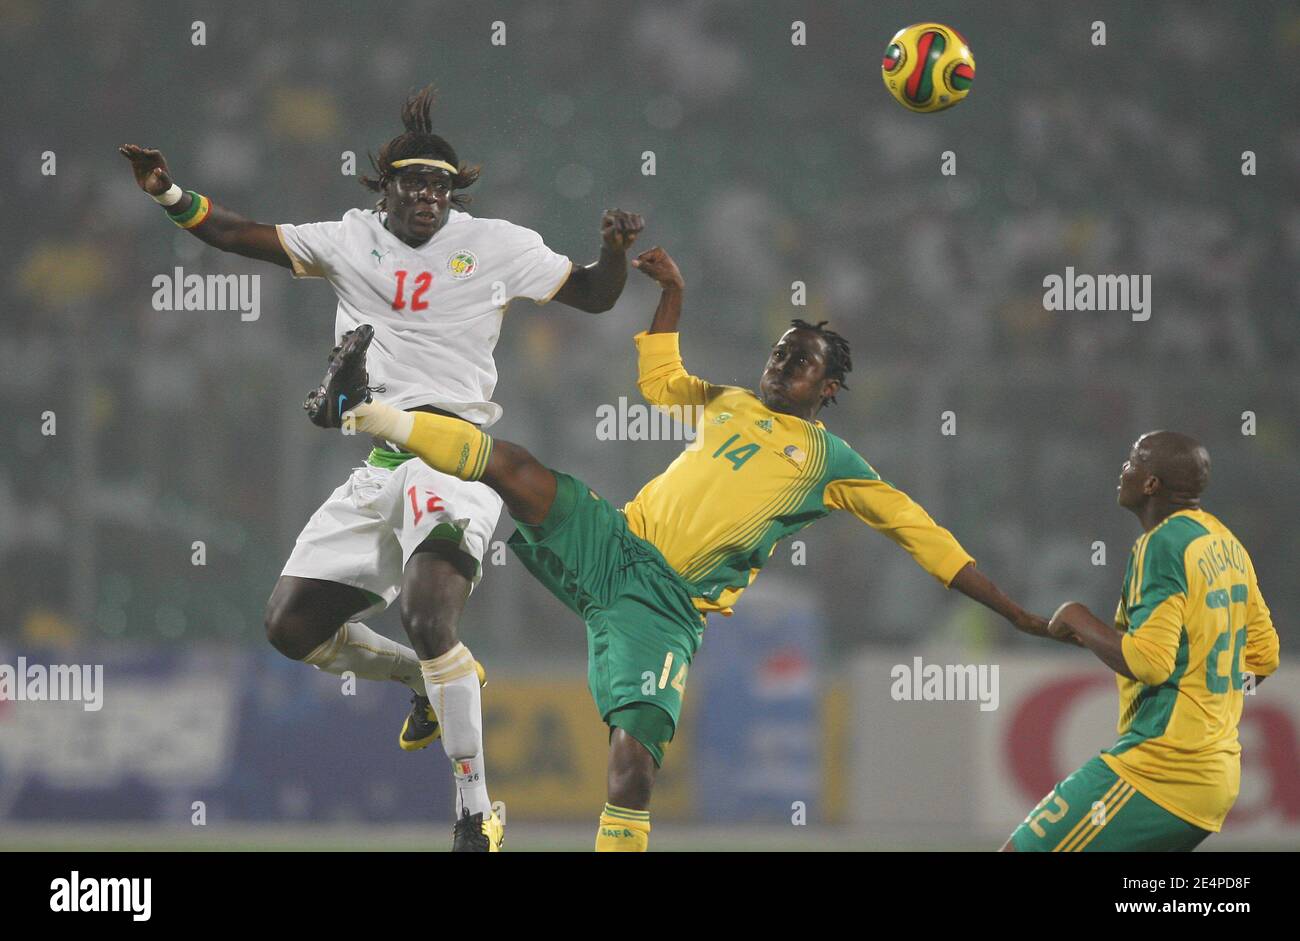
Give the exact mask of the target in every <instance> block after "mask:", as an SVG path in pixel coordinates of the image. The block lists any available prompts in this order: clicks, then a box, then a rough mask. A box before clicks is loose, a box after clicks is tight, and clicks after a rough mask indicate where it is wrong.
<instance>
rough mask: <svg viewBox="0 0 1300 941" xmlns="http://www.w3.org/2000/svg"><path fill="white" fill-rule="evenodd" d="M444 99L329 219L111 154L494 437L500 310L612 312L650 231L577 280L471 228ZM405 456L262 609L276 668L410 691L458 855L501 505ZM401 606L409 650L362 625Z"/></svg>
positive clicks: (184, 220)
mask: <svg viewBox="0 0 1300 941" xmlns="http://www.w3.org/2000/svg"><path fill="white" fill-rule="evenodd" d="M433 101H434V92H433V89H432V88H424V89H422V90H421V91H419V92H417V93H415V94H413V95H411V96H410V97H409V98H408V99H407V101H406V102H405V104H404V106H403V108H402V123H403V125H404V127H405V132H404V133H403V134H401V135H399V136H397V137H395V138H393V139H392V140H390V141H389V142H388V143H387V144H385V145H384V146H383V147H381V148H380V150H379V155H378V157H374V156H372V157H371V162H372V164H373V165H374V168H375V172H376V174H377V176H376V178H373V179H371V178H366V177H363V178H362V180H361V182H362V183H363V184H365V185H366V186H367V187H368V188H369V189H371V190H373V191H374V192H377V193H379V194H381V198H380V200H379V202H378V204H377V207H376V209H374V210H360V209H353V210H351V211H349V212H347V213H346V214H345V215H344V216H343V218H342V219H341V220H339V221H336V222H316V223H310V224H307V225H266V224H262V223H258V222H253V221H252V220H250V219H246V218H244V217H242V216H239V215H237V214H235V213H234V212H232V211H230V210H229V209H226V208H224V207H221V206H218V205H217V204H216V203H215V202H213V201H212V200H211V199H209V198H208V197H206V196H203V195H201V194H199V193H195V192H193V191H189V192H183V191H182V190H181V189H180V187H179V186H177V185H176V184H175V183H174V182H173V181H172V176H171V173H170V171H169V170H168V168H167V163H166V161H165V160H164V159H163V155H162V154H161V153H159V152H158V151H157V150H151V149H145V148H141V147H138V146H136V145H134V144H129V145H126V146H123V147H122V148H120V152H121V153H122V155H123V156H125V157H126V158H127V159H129V160H130V161H131V166H132V170H133V171H134V173H135V179H136V182H137V183H138V184H139V186H140V188H141V189H143V190H144V191H145V192H146V193H148V194H149V195H150V196H152V197H153V198H154V199H155V200H156V201H157V202H159V203H160V204H161V205H162V206H163V207H164V209H165V211H166V212H167V214H168V216H169V217H170V218H171V219H172V221H173V222H175V223H176V224H177V225H179V226H181V227H182V228H185V229H188V230H189V231H190V232H191V233H192V234H194V235H195V236H197V237H198V238H200V239H202V240H203V241H205V242H207V243H208V244H209V245H213V246H215V247H217V248H219V249H221V250H223V251H229V252H235V253H236V254H239V255H244V256H246V257H249V258H256V259H260V260H262V261H269V262H272V263H273V264H277V265H280V266H281V267H284V268H290V269H292V271H293V275H294V277H295V278H325V279H326V280H327V281H328V282H329V283H330V286H331V287H333V288H334V290H335V292H336V293H337V294H338V313H337V315H336V317H335V323H334V335H335V337H340V336H342V335H343V334H344V333H345V332H347V331H348V330H351V329H352V328H354V327H356V326H357V325H358V324H361V323H368V324H373V325H374V328H375V337H374V341H373V343H372V345H371V347H370V351H369V357H368V365H369V369H370V377H371V381H372V382H373V383H374V384H375V385H376V386H383V387H384V388H385V390H386V392H385V400H386V401H387V402H389V403H391V404H393V405H395V406H397V407H399V408H402V409H407V410H413V411H426V412H434V413H437V414H440V415H447V416H451V417H455V418H460V419H462V420H464V421H467V422H470V423H472V424H474V425H476V426H479V427H483V428H486V427H487V426H488V425H491V424H492V423H493V422H495V421H496V420H497V419H498V418H499V417H500V416H501V408H500V406H497V405H495V404H493V403H492V401H491V399H492V391H493V388H494V387H495V386H496V379H497V373H496V365H495V363H494V361H493V358H492V351H493V348H494V347H495V346H496V342H497V337H498V336H499V334H500V331H501V321H502V317H503V314H504V312H505V308H506V306H507V304H509V302H510V301H511V300H515V299H519V298H527V299H529V300H532V301H535V302H536V303H538V304H544V303H546V302H547V301H550V300H552V299H554V300H557V301H559V302H560V303H562V304H566V305H568V306H570V307H574V308H577V309H578V310H583V311H588V312H591V313H600V312H603V311H607V310H609V309H610V308H611V307H613V306H614V303H615V301H617V300H618V297H619V295H620V294H621V293H622V291H623V285H624V282H625V281H626V278H627V259H626V253H627V249H628V248H629V247H630V246H631V245H632V243H633V242H634V241H635V239H636V237H637V234H638V233H639V232H640V231H641V229H642V226H643V222H642V220H641V217H640V216H639V215H636V214H635V213H629V212H624V211H622V210H611V211H607V212H606V213H605V214H604V216H603V217H602V219H601V247H600V257H599V260H597V261H596V262H594V263H592V264H590V265H587V266H585V267H580V266H577V265H574V264H572V263H571V262H570V261H569V259H568V258H566V257H565V256H563V255H560V254H558V253H556V252H554V251H552V250H551V249H549V248H548V247H547V246H546V245H545V243H544V242H543V241H542V238H541V236H539V235H538V234H537V233H536V232H533V231H532V230H530V229H525V228H523V227H521V226H517V225H514V224H512V223H509V222H505V221H502V220H499V219H478V218H475V217H473V216H471V215H469V214H468V213H466V212H463V211H461V210H463V208H464V207H465V205H466V203H467V202H468V200H467V198H466V197H465V196H464V195H463V194H462V193H461V192H460V191H461V190H464V189H465V188H466V187H468V186H470V185H471V184H472V183H474V181H475V180H477V179H478V176H479V168H478V167H473V166H467V165H466V164H464V163H461V162H460V160H459V159H458V157H457V155H456V151H455V150H454V149H453V148H452V146H451V145H450V144H448V143H447V141H446V140H444V139H443V138H442V137H439V136H438V135H436V134H434V133H433V129H432V124H431V121H430V112H431V109H432V105H433ZM339 404H340V411H341V410H342V408H344V407H351V406H347V405H346V404H345V403H339ZM411 457H412V456H411V455H410V454H409V453H406V452H404V451H402V450H401V449H399V448H397V447H394V446H393V445H391V444H390V443H389V442H386V441H380V440H374V441H373V447H372V450H371V452H370V456H369V458H368V459H367V462H366V464H365V465H364V466H363V467H360V468H357V469H356V470H355V471H354V472H353V474H352V476H351V477H350V478H349V479H348V480H347V482H345V483H344V484H343V485H342V486H340V487H339V488H338V489H337V490H335V491H334V493H333V494H331V495H330V497H329V498H328V499H327V500H326V501H325V503H324V504H322V506H321V507H320V509H319V510H317V511H316V513H315V515H313V516H312V518H311V519H310V520H309V521H308V523H307V525H306V527H305V528H304V529H303V531H302V533H301V534H300V535H299V537H298V541H297V544H296V545H295V546H294V550H293V553H292V554H291V555H290V557H289V561H288V563H287V564H286V565H285V567H284V571H283V573H282V574H281V576H280V579H279V581H278V582H277V583H276V586H275V589H274V591H273V592H272V594H271V598H270V600H269V601H268V602H267V609H266V631H267V637H268V639H269V640H270V641H271V643H272V645H274V646H275V648H276V649H277V650H279V651H280V652H281V653H283V654H284V655H285V656H288V657H291V658H293V659H295V660H302V661H305V662H307V663H310V664H312V665H313V666H315V667H317V668H318V669H321V670H324V671H326V672H329V673H335V674H341V673H343V672H345V671H348V670H350V671H352V673H354V674H355V675H356V676H359V677H364V678H366V679H375V680H396V681H398V682H401V683H404V684H406V685H407V686H409V687H410V688H411V689H412V691H413V692H414V697H413V706H412V710H411V714H410V715H409V716H408V717H407V720H406V723H405V725H404V726H403V727H402V733H401V736H400V740H399V741H400V744H401V746H402V747H403V748H404V749H407V750H414V749H417V748H422V747H424V746H426V745H428V744H429V743H430V742H432V741H434V740H435V739H436V738H438V737H439V736H441V738H442V743H443V747H444V748H445V750H446V752H447V756H448V757H449V758H450V759H451V762H452V770H453V775H454V777H455V782H456V808H457V820H456V824H455V827H454V829H453V840H452V848H453V850H461V851H495V850H497V849H498V848H499V847H500V844H501V839H502V835H503V828H502V825H501V822H500V820H499V819H497V815H496V814H495V813H493V811H492V806H491V803H490V801H489V799H488V791H487V782H486V776H485V769H484V759H483V730H482V726H483V723H482V712H481V700H480V694H479V686H480V683H481V680H482V676H483V672H482V667H481V666H480V665H479V664H477V663H476V661H475V660H474V658H473V656H471V654H470V652H469V650H468V649H466V647H465V646H464V644H462V643H461V642H460V640H459V637H458V631H457V622H458V621H459V618H460V614H461V611H462V610H463V608H464V605H465V601H466V599H467V598H468V597H469V593H470V590H471V589H472V587H473V585H474V584H475V583H476V582H477V581H478V578H479V576H480V574H481V572H482V566H481V562H482V557H483V553H484V551H485V550H486V549H487V546H488V544H489V541H490V539H491V536H492V532H493V530H494V529H495V527H496V524H497V517H498V515H499V514H500V512H501V498H500V497H498V496H497V495H496V493H494V492H493V491H492V490H491V489H489V488H488V487H486V486H484V485H483V484H481V483H467V482H465V481H462V480H459V479H457V478H456V477H452V476H449V475H446V474H443V473H440V472H438V471H436V470H433V469H432V468H431V467H429V466H428V465H427V464H425V463H424V462H423V461H419V460H412V459H411ZM399 597H400V598H401V620H402V626H403V627H404V628H405V630H406V633H407V636H408V637H409V639H410V641H411V647H406V646H405V645H403V644H399V643H396V642H394V641H392V640H390V639H389V638H387V637H384V636H382V635H380V634H377V633H376V632H374V631H372V630H371V629H370V628H368V627H366V626H365V625H364V624H363V623H361V618H363V617H365V616H366V615H367V614H370V613H373V612H377V611H380V610H383V608H385V607H386V606H387V605H389V604H391V603H392V602H393V601H394V600H395V599H397V598H399ZM412 648H414V649H412Z"/></svg>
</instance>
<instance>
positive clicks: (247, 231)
mask: <svg viewBox="0 0 1300 941" xmlns="http://www.w3.org/2000/svg"><path fill="white" fill-rule="evenodd" d="M193 202H194V197H193V196H191V195H190V194H189V193H188V192H187V193H186V194H185V195H184V196H182V197H181V199H180V202H178V203H176V205H175V206H173V207H172V209H171V212H170V214H171V215H173V216H179V215H182V214H183V213H185V212H187V211H188V210H189V209H190V207H191V206H192V205H193ZM208 202H209V204H210V205H211V209H210V210H209V211H208V215H207V217H206V218H205V219H204V220H203V221H202V222H201V223H199V224H198V225H196V226H194V227H192V228H190V229H188V230H187V231H188V232H189V233H190V234H191V235H193V236H194V237H195V238H197V239H200V240H201V241H204V242H207V243H208V244H209V245H211V246H212V247H213V248H219V249H221V251H223V252H234V253H235V254H236V255H243V256H244V257H246V258H254V259H256V260H258V261H269V262H271V263H273V264H277V265H280V266H281V267H284V268H289V267H291V264H290V262H289V258H288V257H287V256H286V255H285V253H284V248H283V247H282V246H281V245H280V241H279V237H278V236H277V235H276V234H275V226H272V225H264V224H262V223H259V222H254V221H253V220H252V219H247V218H245V217H244V216H241V215H240V214H239V213H237V212H234V211H233V210H230V209H226V208H225V207H224V206H221V205H218V204H217V203H216V202H215V201H214V200H213V199H212V197H210V196H209V197H208Z"/></svg>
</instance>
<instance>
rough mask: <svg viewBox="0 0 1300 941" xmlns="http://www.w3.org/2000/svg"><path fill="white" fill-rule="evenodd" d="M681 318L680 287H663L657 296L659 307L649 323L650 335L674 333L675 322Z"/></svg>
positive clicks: (675, 329)
mask: <svg viewBox="0 0 1300 941" xmlns="http://www.w3.org/2000/svg"><path fill="white" fill-rule="evenodd" d="M681 316H682V287H681V286H680V285H677V286H669V287H665V288H664V290H663V293H662V294H660V295H659V306H658V307H656V308H655V316H654V319H653V320H651V321H650V330H649V332H650V333H676V332H677V321H678V320H680V319H681Z"/></svg>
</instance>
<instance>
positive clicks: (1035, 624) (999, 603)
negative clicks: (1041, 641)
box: [948, 562, 1072, 643]
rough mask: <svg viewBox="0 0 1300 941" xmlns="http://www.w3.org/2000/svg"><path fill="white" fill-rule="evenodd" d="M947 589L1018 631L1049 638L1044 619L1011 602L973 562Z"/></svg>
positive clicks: (959, 573) (964, 568)
mask: <svg viewBox="0 0 1300 941" xmlns="http://www.w3.org/2000/svg"><path fill="white" fill-rule="evenodd" d="M948 587H949V588H956V589H957V590H958V591H959V592H961V593H962V594H963V595H965V596H966V597H967V598H970V599H972V600H974V601H978V602H979V603H980V604H982V605H984V607H986V608H988V609H989V610H991V611H995V612H997V613H998V614H1000V615H1002V616H1003V617H1004V618H1006V619H1007V620H1008V621H1010V622H1011V623H1012V624H1014V625H1015V627H1016V630H1018V631H1024V632H1025V633H1026V634H1033V635H1034V636H1035V637H1048V636H1050V635H1049V634H1048V633H1047V619H1046V618H1044V617H1039V616H1038V615H1037V614H1033V613H1031V612H1029V611H1026V610H1025V609H1024V608H1022V607H1020V605H1018V604H1016V603H1015V602H1014V601H1012V600H1011V599H1010V598H1009V597H1007V595H1006V593H1005V592H1003V591H1002V589H1001V588H999V587H998V586H997V585H995V584H994V583H993V580H992V579H991V578H989V577H988V576H986V575H985V574H984V573H983V572H981V571H980V570H979V569H977V568H975V563H974V562H968V563H967V564H966V565H965V566H963V567H962V570H961V571H960V572H958V573H957V575H956V576H955V577H954V578H953V580H952V581H951V582H949V583H948ZM1069 642H1072V641H1069V640H1068V639H1067V643H1069Z"/></svg>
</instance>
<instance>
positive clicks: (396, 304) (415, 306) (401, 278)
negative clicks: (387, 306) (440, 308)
mask: <svg viewBox="0 0 1300 941" xmlns="http://www.w3.org/2000/svg"><path fill="white" fill-rule="evenodd" d="M406 274H407V273H406V271H405V270H402V271H398V272H397V296H396V297H394V298H393V310H402V309H404V308H405V307H406V297H405V296H404V294H405V291H406ZM431 284H433V274H432V273H431V272H428V271H421V272H420V273H419V274H417V275H416V276H415V290H414V291H412V292H411V310H428V308H429V302H428V301H426V300H425V299H424V293H425V292H426V291H427V290H429V286H430V285H431Z"/></svg>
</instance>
